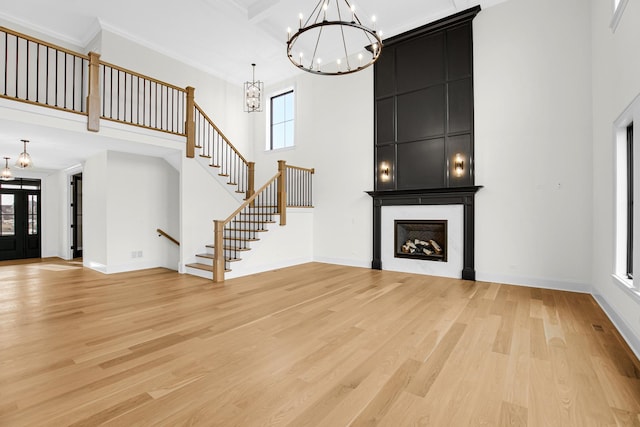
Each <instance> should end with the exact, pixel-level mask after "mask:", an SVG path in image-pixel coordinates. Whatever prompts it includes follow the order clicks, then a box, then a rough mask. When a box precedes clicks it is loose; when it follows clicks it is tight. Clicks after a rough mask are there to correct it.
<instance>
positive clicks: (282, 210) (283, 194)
mask: <svg viewBox="0 0 640 427" xmlns="http://www.w3.org/2000/svg"><path fill="white" fill-rule="evenodd" d="M278 172H280V175H278V213H279V214H280V225H287V162H286V161H285V160H278Z"/></svg>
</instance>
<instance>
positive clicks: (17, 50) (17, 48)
mask: <svg viewBox="0 0 640 427" xmlns="http://www.w3.org/2000/svg"><path fill="white" fill-rule="evenodd" d="M18 41H19V40H18V36H16V98H17V97H18V63H19V61H20V59H19V56H18V54H19V52H20V47H19V46H18Z"/></svg>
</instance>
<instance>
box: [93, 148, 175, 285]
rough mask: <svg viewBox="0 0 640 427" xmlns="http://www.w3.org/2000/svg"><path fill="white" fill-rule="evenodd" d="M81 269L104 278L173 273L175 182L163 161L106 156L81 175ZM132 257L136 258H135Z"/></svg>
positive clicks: (110, 154)
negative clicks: (158, 270)
mask: <svg viewBox="0 0 640 427" xmlns="http://www.w3.org/2000/svg"><path fill="white" fill-rule="evenodd" d="M83 185H84V189H83V190H84V191H83V197H84V200H83V201H84V210H83V219H84V230H83V231H84V242H83V243H84V253H83V262H84V265H85V266H88V267H91V268H94V269H96V270H99V271H102V272H105V273H114V272H120V271H130V270H137V269H143V268H152V267H167V268H171V269H174V270H175V269H177V268H178V259H179V250H178V248H177V247H176V246H175V245H174V244H173V243H171V242H169V241H168V240H166V239H164V238H161V237H158V234H157V233H156V229H157V228H161V229H163V230H165V231H167V232H168V233H169V234H172V235H174V236H178V231H179V228H180V227H179V223H178V218H179V214H178V212H179V176H178V172H177V171H176V170H175V169H174V168H173V167H171V166H170V165H169V164H168V163H167V162H166V161H165V160H163V159H160V158H156V157H148V156H140V155H135V154H126V153H120V152H112V151H109V152H107V151H105V152H103V153H101V154H99V155H96V156H93V157H91V158H89V159H88V160H87V161H86V163H85V167H84V171H83ZM134 253H135V254H134Z"/></svg>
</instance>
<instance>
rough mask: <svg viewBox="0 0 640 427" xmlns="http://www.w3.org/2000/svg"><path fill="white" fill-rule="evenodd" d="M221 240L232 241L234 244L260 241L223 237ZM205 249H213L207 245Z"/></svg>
mask: <svg viewBox="0 0 640 427" xmlns="http://www.w3.org/2000/svg"><path fill="white" fill-rule="evenodd" d="M222 240H233V241H236V242H258V241H260V239H247V238H241V237H223V238H222ZM206 247H207V248H213V245H212V244H211V245H207V246H206Z"/></svg>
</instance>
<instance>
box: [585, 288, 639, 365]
mask: <svg viewBox="0 0 640 427" xmlns="http://www.w3.org/2000/svg"><path fill="white" fill-rule="evenodd" d="M592 295H593V298H594V299H595V300H596V302H597V303H598V305H599V306H600V308H602V311H604V312H605V314H606V315H607V317H608V318H609V320H611V323H613V325H614V326H615V327H616V329H617V330H618V332H620V335H622V338H624V340H625V341H626V342H627V344H628V345H629V347H630V348H631V351H633V353H634V354H635V355H636V357H637V358H638V359H640V339H638V337H637V336H636V335H635V334H634V333H633V330H632V329H631V328H630V327H629V325H628V324H627V322H625V321H624V319H623V318H622V317H620V316H619V315H618V313H617V312H616V310H615V309H614V308H613V307H611V306H610V305H609V303H608V302H607V300H606V299H604V297H603V296H602V295H600V294H592Z"/></svg>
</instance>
